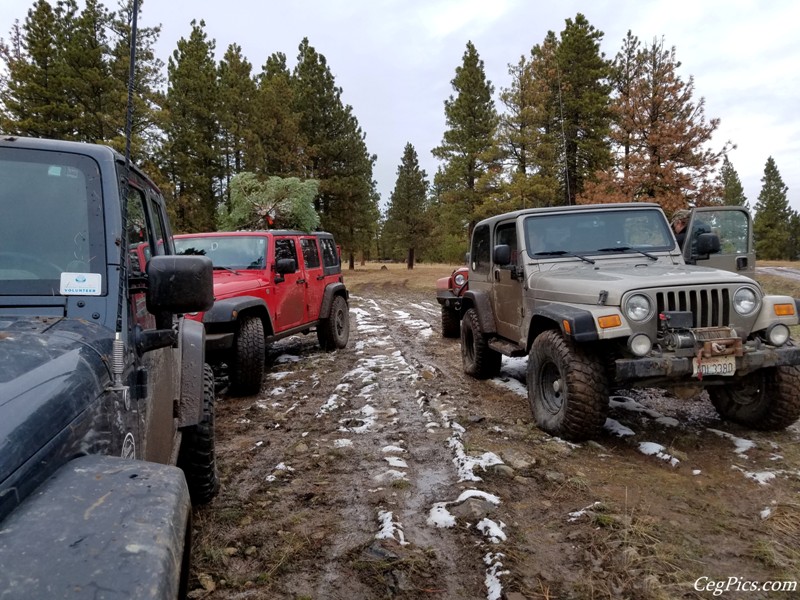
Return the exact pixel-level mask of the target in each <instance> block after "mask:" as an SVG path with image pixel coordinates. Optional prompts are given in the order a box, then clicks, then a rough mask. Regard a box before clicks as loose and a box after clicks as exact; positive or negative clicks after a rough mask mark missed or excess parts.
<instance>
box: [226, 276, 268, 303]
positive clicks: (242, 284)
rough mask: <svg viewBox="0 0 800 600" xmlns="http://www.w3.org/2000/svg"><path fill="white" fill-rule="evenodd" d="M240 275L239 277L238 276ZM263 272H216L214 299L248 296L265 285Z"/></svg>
mask: <svg viewBox="0 0 800 600" xmlns="http://www.w3.org/2000/svg"><path fill="white" fill-rule="evenodd" d="M237 273H238V275H237ZM265 283H266V282H265V280H264V277H263V276H262V274H261V272H254V271H237V272H236V273H231V272H230V271H214V298H215V299H217V300H219V299H220V298H227V297H229V296H238V295H242V294H247V293H248V292H250V291H251V290H256V289H258V288H261V287H263V286H264V285H265Z"/></svg>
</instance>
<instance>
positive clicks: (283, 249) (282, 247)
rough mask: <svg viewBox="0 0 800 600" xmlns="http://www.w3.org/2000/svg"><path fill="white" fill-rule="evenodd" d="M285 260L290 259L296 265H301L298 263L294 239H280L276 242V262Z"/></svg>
mask: <svg viewBox="0 0 800 600" xmlns="http://www.w3.org/2000/svg"><path fill="white" fill-rule="evenodd" d="M284 258H290V259H292V260H293V261H294V264H296V265H299V264H300V263H298V262H297V250H296V249H295V247H294V239H293V238H279V239H276V240H275V262H276V263H277V262H278V261H279V260H281V259H284Z"/></svg>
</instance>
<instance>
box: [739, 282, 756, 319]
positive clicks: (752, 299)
mask: <svg viewBox="0 0 800 600" xmlns="http://www.w3.org/2000/svg"><path fill="white" fill-rule="evenodd" d="M733 309H734V310H735V311H736V312H737V313H739V314H740V315H742V316H746V315H751V314H753V313H754V312H755V311H756V309H758V294H756V292H755V290H753V288H749V287H741V288H739V289H738V290H736V293H735V294H734V295H733Z"/></svg>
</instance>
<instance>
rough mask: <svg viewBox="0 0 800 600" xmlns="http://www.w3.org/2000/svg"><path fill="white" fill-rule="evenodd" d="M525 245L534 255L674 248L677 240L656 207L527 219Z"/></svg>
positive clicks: (539, 257) (529, 253)
mask: <svg viewBox="0 0 800 600" xmlns="http://www.w3.org/2000/svg"><path fill="white" fill-rule="evenodd" d="M524 229H525V247H526V248H527V249H528V255H529V256H530V257H531V258H536V259H541V258H542V257H544V256H547V255H550V256H556V255H564V256H569V255H570V254H578V255H580V254H604V253H606V252H613V251H616V250H617V249H619V250H623V251H632V252H633V251H641V250H645V251H665V250H671V249H672V248H673V247H674V245H675V242H674V240H673V236H672V234H671V232H670V229H669V225H668V223H667V220H666V219H665V218H664V215H663V213H662V212H661V211H660V210H657V209H642V210H609V211H591V212H590V211H579V212H578V211H576V212H574V213H570V214H555V215H552V214H545V215H531V216H529V217H527V218H526V219H525V226H524Z"/></svg>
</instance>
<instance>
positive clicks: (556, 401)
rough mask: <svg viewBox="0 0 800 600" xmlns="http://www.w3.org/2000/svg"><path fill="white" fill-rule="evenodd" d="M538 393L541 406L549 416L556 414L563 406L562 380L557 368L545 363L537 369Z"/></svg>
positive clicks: (563, 390)
mask: <svg viewBox="0 0 800 600" xmlns="http://www.w3.org/2000/svg"><path fill="white" fill-rule="evenodd" d="M539 391H540V395H541V398H542V406H543V407H544V409H545V410H546V411H547V412H549V413H550V414H553V415H555V414H558V413H559V411H560V410H561V408H562V407H563V406H564V395H565V392H566V390H565V389H564V380H563V379H562V377H561V372H560V371H559V369H558V367H557V366H556V365H555V364H554V363H552V362H547V363H545V364H543V365H542V367H541V369H539Z"/></svg>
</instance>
